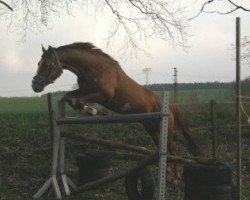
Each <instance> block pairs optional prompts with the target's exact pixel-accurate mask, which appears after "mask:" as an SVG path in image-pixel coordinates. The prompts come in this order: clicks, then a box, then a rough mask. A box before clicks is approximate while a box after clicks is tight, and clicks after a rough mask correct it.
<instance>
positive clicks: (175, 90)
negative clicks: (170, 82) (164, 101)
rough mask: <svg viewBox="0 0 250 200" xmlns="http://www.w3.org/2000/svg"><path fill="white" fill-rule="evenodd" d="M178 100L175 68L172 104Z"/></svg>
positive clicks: (175, 69)
mask: <svg viewBox="0 0 250 200" xmlns="http://www.w3.org/2000/svg"><path fill="white" fill-rule="evenodd" d="M177 98H178V82H177V68H176V67H175V68H174V102H175V103H177Z"/></svg>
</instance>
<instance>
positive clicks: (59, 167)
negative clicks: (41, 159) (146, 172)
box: [33, 92, 169, 200]
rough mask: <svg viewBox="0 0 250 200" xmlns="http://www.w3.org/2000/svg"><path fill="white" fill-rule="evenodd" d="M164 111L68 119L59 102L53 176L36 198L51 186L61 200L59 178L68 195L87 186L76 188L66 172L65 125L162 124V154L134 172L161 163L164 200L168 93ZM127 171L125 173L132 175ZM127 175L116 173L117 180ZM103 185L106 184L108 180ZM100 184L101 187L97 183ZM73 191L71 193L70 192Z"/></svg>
mask: <svg viewBox="0 0 250 200" xmlns="http://www.w3.org/2000/svg"><path fill="white" fill-rule="evenodd" d="M162 102H163V103H162V107H161V112H155V113H142V114H127V115H114V116H91V117H86V116H85V117H67V116H65V102H64V101H62V100H60V101H58V105H57V113H56V118H55V119H53V152H52V164H51V174H50V177H49V178H48V179H47V181H46V182H45V183H44V184H43V186H42V187H41V188H40V189H39V190H38V191H37V192H36V194H35V195H34V196H33V198H34V199H38V198H40V197H42V196H43V194H44V193H45V192H46V191H47V190H48V189H49V188H50V187H51V186H52V187H53V189H54V191H55V195H56V198H57V199H62V193H61V189H60V187H59V184H58V179H59V178H60V179H61V181H62V184H63V189H64V192H65V194H66V195H67V196H69V195H70V194H71V193H72V192H75V191H76V192H77V191H80V190H83V189H85V188H87V187H85V188H84V186H85V185H83V186H81V188H77V187H76V185H75V184H74V183H73V181H72V180H71V179H70V178H69V177H68V176H67V175H66V173H65V167H64V164H65V136H62V133H63V125H67V124H105V123H138V122H147V121H159V122H161V123H160V138H159V152H157V153H153V154H151V155H150V156H147V157H146V158H145V159H143V160H142V161H140V162H139V163H138V165H137V166H135V167H134V168H133V170H138V169H140V168H142V166H145V164H149V163H152V160H153V161H155V160H157V159H158V160H159V161H158V162H159V172H158V196H157V200H165V199H166V197H165V193H166V162H167V138H168V137H167V136H168V105H169V94H168V92H164V93H163V100H162ZM130 171H131V170H128V171H127V172H126V174H129V173H130ZM58 175H59V176H58ZM122 176H124V173H123V174H117V175H116V177H115V178H116V179H117V178H119V177H122ZM100 181H101V182H105V181H107V180H106V179H105V178H104V179H103V180H100ZM97 185H98V184H97ZM70 187H71V188H72V191H71V190H70Z"/></svg>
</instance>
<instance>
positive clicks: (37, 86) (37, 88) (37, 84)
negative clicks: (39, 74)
mask: <svg viewBox="0 0 250 200" xmlns="http://www.w3.org/2000/svg"><path fill="white" fill-rule="evenodd" d="M44 87H45V85H44V83H43V82H42V81H38V80H36V77H34V78H33V80H32V89H33V91H34V92H42V91H43V89H44Z"/></svg>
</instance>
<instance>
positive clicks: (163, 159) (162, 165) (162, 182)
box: [158, 92, 169, 200]
mask: <svg viewBox="0 0 250 200" xmlns="http://www.w3.org/2000/svg"><path fill="white" fill-rule="evenodd" d="M168 102H169V97H168V92H164V93H163V101H162V106H161V113H162V120H161V131H160V141H159V175H158V180H159V189H158V200H166V197H165V195H166V168H167V166H166V165H167V143H168Z"/></svg>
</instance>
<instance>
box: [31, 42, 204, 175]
mask: <svg viewBox="0 0 250 200" xmlns="http://www.w3.org/2000/svg"><path fill="white" fill-rule="evenodd" d="M42 50H43V55H42V58H41V60H40V61H39V63H38V70H37V73H36V75H35V76H34V78H33V80H32V88H33V90H34V91H35V92H41V91H43V89H44V87H45V86H46V85H48V84H51V83H53V82H54V81H55V80H56V79H57V78H58V77H59V76H60V75H61V74H62V73H63V70H64V69H66V70H69V71H71V72H73V73H74V74H75V75H76V76H77V82H78V85H79V89H77V90H74V91H70V92H68V93H66V94H65V96H64V100H66V101H67V102H68V103H69V104H70V105H71V106H72V107H73V108H75V109H82V108H83V107H84V105H85V104H87V103H99V104H101V105H103V106H104V107H106V108H108V109H110V110H112V111H115V112H118V113H122V114H124V113H148V112H157V111H160V107H161V97H160V95H158V94H156V93H154V92H152V91H150V90H148V89H147V88H145V87H143V86H141V85H139V84H138V83H136V82H135V81H134V80H132V79H131V78H130V77H129V76H127V75H126V73H125V72H124V71H123V70H122V68H121V67H120V65H119V63H118V62H117V61H115V60H114V59H113V58H112V57H110V56H109V55H107V54H106V53H104V52H103V51H101V50H100V49H98V48H96V47H95V46H94V45H92V44H91V43H73V44H70V45H65V46H61V47H58V48H53V47H51V46H49V48H48V50H45V49H44V47H42ZM143 126H144V127H145V129H146V131H147V132H148V133H149V134H150V136H151V137H152V139H153V141H154V143H155V144H156V145H157V146H158V144H159V124H156V123H151V124H150V123H145V124H143ZM176 127H180V128H181V129H182V132H183V135H184V137H185V138H186V139H187V142H188V145H189V147H190V150H192V152H193V153H194V154H195V155H197V154H198V153H199V152H200V150H199V147H198V146H197V145H196V143H195V142H194V140H193V139H192V138H191V136H190V135H189V133H188V129H187V128H186V127H187V125H186V120H185V118H184V117H183V115H182V114H181V112H180V111H179V109H178V108H177V107H175V106H174V105H170V107H169V123H168V150H169V152H170V154H172V155H178V150H177V147H176V144H175V142H174V140H173V132H174V129H175V128H176ZM177 171H178V170H177V169H176V170H175V175H176V176H177V177H179V176H180V174H179V172H177Z"/></svg>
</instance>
